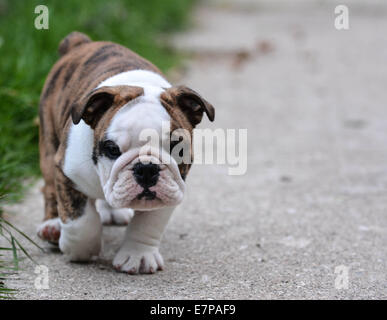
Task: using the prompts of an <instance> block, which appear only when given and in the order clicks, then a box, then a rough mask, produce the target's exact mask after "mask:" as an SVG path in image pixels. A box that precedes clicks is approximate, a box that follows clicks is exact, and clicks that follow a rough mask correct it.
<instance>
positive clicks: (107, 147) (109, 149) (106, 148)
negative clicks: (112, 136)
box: [101, 140, 121, 159]
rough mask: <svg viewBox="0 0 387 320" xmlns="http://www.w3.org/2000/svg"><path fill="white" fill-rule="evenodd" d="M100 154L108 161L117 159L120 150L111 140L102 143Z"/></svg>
mask: <svg viewBox="0 0 387 320" xmlns="http://www.w3.org/2000/svg"><path fill="white" fill-rule="evenodd" d="M101 153H103V154H104V155H105V156H107V157H108V158H110V159H117V158H118V157H119V156H120V155H121V151H120V148H119V147H118V146H117V145H116V144H115V143H114V142H113V141H111V140H106V141H104V142H103V143H102V150H101Z"/></svg>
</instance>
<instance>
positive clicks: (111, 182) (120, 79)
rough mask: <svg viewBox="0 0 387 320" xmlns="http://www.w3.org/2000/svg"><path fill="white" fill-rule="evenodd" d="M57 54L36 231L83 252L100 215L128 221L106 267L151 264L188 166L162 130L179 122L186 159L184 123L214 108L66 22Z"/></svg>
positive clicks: (43, 117)
mask: <svg viewBox="0 0 387 320" xmlns="http://www.w3.org/2000/svg"><path fill="white" fill-rule="evenodd" d="M59 54H60V59H59V60H58V61H57V62H56V64H55V65H54V67H53V68H52V70H51V71H50V73H49V75H48V77H47V80H46V82H45V85H44V88H43V91H42V94H41V99H40V108H39V114H40V141H39V145H40V166H41V170H42V174H43V178H44V181H45V185H44V187H43V189H42V191H43V194H44V200H45V215H44V221H43V223H42V224H41V225H40V226H39V228H38V235H39V237H40V238H42V239H43V240H46V241H49V242H51V243H58V244H59V248H60V250H61V251H62V252H63V253H64V254H66V255H67V256H68V257H69V258H70V260H72V261H86V260H89V259H91V258H92V257H93V256H97V255H98V254H99V252H100V249H101V234H102V222H104V223H116V224H127V223H129V221H130V223H129V225H128V227H127V230H126V235H125V239H124V241H123V243H122V246H121V248H120V249H119V251H118V253H117V254H116V256H115V258H114V260H113V266H114V268H115V269H116V270H118V271H121V272H126V273H129V274H137V273H154V272H156V270H161V269H162V268H163V264H164V263H163V258H162V256H161V254H160V252H159V245H160V240H161V237H162V234H163V231H164V229H165V227H166V225H167V223H168V220H169V218H170V216H171V214H172V211H173V210H174V208H175V207H176V206H177V205H178V204H179V203H180V202H181V201H182V199H183V195H184V190H185V178H186V176H187V173H188V171H189V169H190V166H191V161H177V160H176V158H177V156H176V154H174V153H173V145H174V144H176V143H169V142H170V140H171V135H172V134H173V132H174V131H175V130H176V129H184V130H183V131H184V132H188V135H189V136H190V137H184V136H181V137H180V140H182V141H178V143H184V141H185V140H186V141H188V143H189V148H188V153H189V157H188V158H189V159H191V160H192V144H191V143H190V142H191V141H190V138H191V136H192V131H193V129H194V128H195V126H196V125H197V124H198V123H199V122H201V120H202V117H203V113H206V115H207V116H208V118H209V119H210V120H211V121H213V120H214V114H215V111H214V108H213V106H212V105H211V104H210V103H208V102H207V101H206V100H205V99H204V98H202V97H201V96H200V95H199V94H198V93H196V92H195V91H193V90H192V89H189V88H187V87H185V86H172V85H171V84H170V83H169V82H168V81H167V80H166V78H165V77H164V76H163V74H162V73H161V72H160V70H159V69H158V68H157V67H155V66H154V65H153V64H151V63H150V62H149V61H147V60H145V59H143V58H141V57H140V56H139V55H137V54H136V53H134V52H132V51H131V50H129V49H127V48H125V47H123V46H121V45H118V44H115V43H111V42H99V41H98V42H94V41H91V40H90V38H89V37H87V36H86V35H84V34H82V33H79V32H73V33H71V34H69V35H68V36H67V37H65V38H64V39H63V40H62V42H61V43H60V45H59ZM165 123H167V125H168V126H169V130H168V131H167V134H165V131H163V130H162V129H163V124H164V125H165ZM149 129H151V130H152V132H156V133H157V134H158V139H159V141H158V142H159V147H158V148H157V147H156V146H155V145H154V144H153V145H148V144H147V140H146V139H142V138H141V134H142V133H143V132H144V131H146V130H149ZM184 150H187V148H185V149H184ZM178 154H179V155H180V152H178ZM186 158H187V157H185V159H186ZM96 207H97V208H96ZM97 209H98V211H99V212H100V213H101V217H102V221H101V217H100V215H99V214H98V211H97ZM132 209H133V210H134V216H133V218H132V214H133V211H132ZM131 218H132V219H131Z"/></svg>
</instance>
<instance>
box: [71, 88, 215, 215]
mask: <svg viewBox="0 0 387 320" xmlns="http://www.w3.org/2000/svg"><path fill="white" fill-rule="evenodd" d="M204 112H205V113H206V114H207V115H208V117H209V119H210V120H211V121H212V120H213V119H214V109H213V107H212V106H211V105H210V104H209V103H208V102H207V101H205V100H204V99H203V98H202V97H200V95H199V94H197V93H196V92H194V91H193V90H191V89H189V88H187V87H182V86H181V87H171V88H168V89H166V90H164V89H160V88H156V87H150V88H149V87H147V88H145V89H143V88H141V87H134V86H113V87H101V88H98V89H96V90H93V91H92V92H91V93H89V94H87V95H86V96H85V97H83V98H82V99H81V100H80V101H79V102H78V103H77V104H75V105H74V106H73V108H72V118H73V122H74V123H75V124H77V123H79V121H80V120H81V119H83V120H84V121H85V122H86V123H87V124H88V125H89V126H90V127H91V128H92V129H94V146H93V154H92V155H90V157H92V159H93V163H94V165H95V166H96V170H97V172H98V175H99V178H100V181H101V185H102V187H103V191H104V194H105V198H106V200H107V201H108V203H109V204H110V205H111V206H112V207H115V208H121V207H130V208H133V209H137V210H151V209H156V208H160V207H164V206H175V205H177V204H179V203H180V202H181V200H182V199H183V195H184V190H185V182H184V180H185V175H186V174H187V172H188V170H189V168H190V161H188V162H189V163H186V162H187V161H185V163H180V162H181V160H182V159H192V158H193V157H192V144H191V136H192V130H193V128H194V127H195V126H196V125H197V124H198V123H199V122H200V121H201V119H202V117H203V113H204ZM166 127H167V129H168V130H165V128H166ZM176 129H180V130H179V132H183V133H185V135H184V134H180V136H183V141H182V142H179V145H184V144H189V147H188V148H183V150H184V152H188V153H189V154H188V155H187V154H185V155H182V154H180V156H181V157H179V159H176V155H175V154H176V153H174V150H173V146H174V143H171V141H170V139H171V135H172V134H173V133H174V132H176V131H175V130H176ZM181 129H184V130H183V131H181ZM149 137H151V143H149V142H150V141H149ZM147 138H148V139H147ZM172 139H173V138H172ZM180 141H181V139H180ZM155 142H156V143H155ZM171 146H172V147H171Z"/></svg>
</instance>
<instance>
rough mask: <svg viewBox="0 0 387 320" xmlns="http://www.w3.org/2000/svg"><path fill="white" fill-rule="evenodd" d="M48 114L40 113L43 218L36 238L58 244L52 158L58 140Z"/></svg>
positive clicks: (58, 232)
mask: <svg viewBox="0 0 387 320" xmlns="http://www.w3.org/2000/svg"><path fill="white" fill-rule="evenodd" d="M49 117H50V113H49V112H44V113H43V112H41V115H40V126H39V149H40V168H41V171H42V175H43V179H44V186H43V188H42V193H43V196H44V218H43V223H42V224H41V225H39V227H38V230H37V233H38V236H39V237H40V238H41V239H43V240H46V241H49V242H51V243H55V244H56V243H58V241H59V236H60V224H59V218H58V209H57V200H56V191H55V179H54V176H55V161H54V157H55V154H56V151H57V148H58V139H57V138H56V136H55V132H54V129H53V128H52V127H51V125H50V123H52V122H51V121H50V119H49Z"/></svg>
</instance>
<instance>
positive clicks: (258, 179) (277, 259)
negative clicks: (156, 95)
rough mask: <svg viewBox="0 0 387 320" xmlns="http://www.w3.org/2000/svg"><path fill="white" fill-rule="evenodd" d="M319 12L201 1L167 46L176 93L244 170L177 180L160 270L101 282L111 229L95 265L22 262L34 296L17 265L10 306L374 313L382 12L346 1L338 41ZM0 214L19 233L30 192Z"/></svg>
mask: <svg viewBox="0 0 387 320" xmlns="http://www.w3.org/2000/svg"><path fill="white" fill-rule="evenodd" d="M289 3H292V4H289ZM295 3H296V4H295ZM322 3H323V2H322V1H316V2H312V1H307V2H303V1H299V2H294V1H291V2H290V1H287V2H280V1H252V0H244V1H241V0H240V1H234V2H227V1H211V2H208V1H206V4H205V3H203V4H201V5H200V6H199V8H198V10H197V11H196V12H195V14H194V27H193V29H192V30H191V31H189V32H187V33H184V34H181V35H178V36H177V37H176V38H175V39H174V43H175V45H177V46H178V47H179V48H180V49H181V50H184V51H186V52H187V53H189V54H190V55H191V57H192V59H191V60H190V61H189V62H188V63H187V66H186V68H185V72H184V75H183V76H182V78H180V79H179V82H180V83H184V84H187V85H189V86H191V87H192V88H195V89H196V90H197V91H199V92H201V93H202V94H203V96H204V97H206V98H207V99H208V100H209V101H211V102H212V103H213V104H214V106H215V107H216V112H217V113H216V121H215V123H214V124H211V125H209V122H206V121H204V123H203V124H202V127H207V126H208V127H211V128H236V129H238V128H247V129H248V170H247V173H246V174H245V175H243V176H229V175H228V174H227V173H228V167H227V166H225V165H197V166H196V167H194V168H193V170H192V172H191V174H190V175H189V177H188V194H187V196H186V199H185V201H184V203H183V205H181V206H180V207H179V208H178V210H177V211H176V212H175V215H174V216H173V219H172V220H171V222H170V224H169V227H168V230H167V232H166V233H165V236H164V240H163V244H162V247H161V252H162V254H163V255H164V258H165V261H166V267H165V271H163V272H159V273H157V274H156V275H150V276H148V275H143V276H128V275H124V274H119V273H116V272H115V271H114V270H113V269H112V267H111V265H110V263H111V260H112V258H113V256H114V252H115V251H116V250H117V249H118V246H119V244H120V241H121V239H122V236H123V232H124V228H122V227H119V228H118V227H106V228H105V229H104V241H105V245H104V250H103V252H102V254H101V257H100V259H99V260H98V261H97V262H96V263H91V264H72V263H67V262H65V259H64V257H63V256H62V255H61V254H59V253H55V252H52V253H50V254H41V253H39V252H38V251H37V250H36V249H34V248H31V249H30V250H31V252H32V253H33V256H34V258H35V259H36V260H37V261H38V262H39V263H40V264H43V265H46V266H47V267H48V268H49V281H50V282H49V286H50V288H49V289H48V290H37V289H36V288H35V287H34V280H35V277H36V275H35V274H34V266H33V265H32V264H31V263H29V262H27V261H26V262H25V263H23V264H22V266H23V267H24V271H23V272H21V274H20V278H21V280H18V281H13V282H12V285H15V286H17V287H18V288H20V292H19V293H18V294H17V297H18V298H24V299H52V298H58V299H70V298H71V299H92V298H97V299H192V298H195V299H296V298H301V299H312V298H313V299H327V298H333V299H336V298H343V299H347V298H361V299H363V298H371V299H380V298H384V299H386V298H387V273H386V270H387V261H386V258H387V91H386V83H387V70H386V69H387V66H386V58H387V33H386V32H385V30H387V4H385V2H383V1H370V2H367V4H364V3H363V4H362V3H361V1H349V3H350V5H349V9H350V30H348V31H337V30H336V29H335V28H334V18H335V16H334V6H335V1H328V2H324V3H325V4H324V5H323V4H322ZM9 211H11V212H14V213H15V215H14V217H13V218H12V220H13V222H14V223H16V225H17V226H19V227H20V228H21V229H23V230H24V231H26V232H27V233H28V234H30V235H34V234H35V228H36V226H37V225H38V223H39V221H40V219H41V217H42V215H43V203H42V197H41V195H40V194H39V192H38V186H37V187H36V188H34V189H33V190H31V193H30V194H29V196H28V197H27V198H26V199H25V202H24V203H23V204H20V205H17V206H13V207H11V208H10V210H9ZM335 271H336V273H335ZM346 273H347V275H348V278H346ZM346 280H348V282H346ZM335 284H336V286H335ZM346 284H348V286H346Z"/></svg>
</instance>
